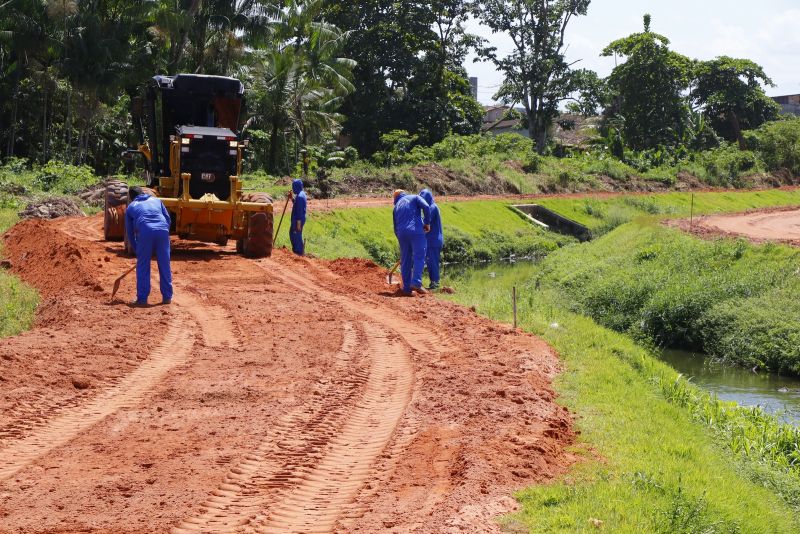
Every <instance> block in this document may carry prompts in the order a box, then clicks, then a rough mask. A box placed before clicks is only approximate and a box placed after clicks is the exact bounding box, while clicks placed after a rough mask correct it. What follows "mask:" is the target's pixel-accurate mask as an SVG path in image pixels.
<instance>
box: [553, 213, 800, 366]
mask: <svg viewBox="0 0 800 534" xmlns="http://www.w3.org/2000/svg"><path fill="white" fill-rule="evenodd" d="M653 211H655V210H653ZM798 257H800V255H799V254H798V253H797V252H795V251H794V250H792V249H788V248H786V247H778V246H775V245H764V246H754V245H750V244H748V243H747V242H745V241H742V240H718V241H713V242H708V241H703V240H700V239H696V238H694V237H691V236H687V235H684V234H682V233H681V232H679V231H676V230H672V229H666V228H662V227H658V226H652V227H651V226H643V225H642V224H639V223H633V224H629V225H626V226H623V227H620V228H618V229H617V230H615V231H613V232H612V233H610V234H608V235H606V236H604V237H603V238H601V239H598V240H596V241H594V242H592V243H590V244H588V245H585V246H583V247H580V248H579V249H565V250H563V251H560V252H559V253H557V254H553V255H551V256H549V257H548V259H547V260H546V261H545V262H544V264H543V266H544V268H545V272H546V273H547V275H546V277H545V280H546V281H547V282H548V283H550V284H553V285H556V286H558V287H559V288H561V290H563V291H564V292H565V293H566V294H567V295H568V296H569V298H570V299H571V302H572V307H573V309H574V310H575V311H577V312H580V313H584V314H586V315H589V316H591V317H592V318H594V319H595V320H597V321H598V322H599V323H601V324H602V325H604V326H607V327H610V328H613V329H615V330H617V331H621V332H628V333H630V334H631V335H633V336H634V337H636V338H638V339H644V340H647V341H649V342H652V343H655V344H657V345H661V346H668V347H677V348H686V349H691V350H697V351H705V352H708V353H710V354H712V355H714V356H716V357H719V358H725V359H728V360H731V361H736V362H739V363H743V364H746V365H748V366H750V367H752V366H753V365H758V366H759V367H764V368H768V369H772V370H776V371H783V372H792V373H795V374H800V349H798V347H800V344H798V343H799V342H800V319H796V318H797V317H800V304H798V303H795V302H794V300H793V298H794V299H795V300H796V295H797V290H798V289H800V283H796V284H795V283H793V282H792V285H791V287H786V285H787V280H793V279H794V278H795V277H794V276H793V273H794V271H795V269H796V267H795V264H796V261H797V259H798Z"/></svg>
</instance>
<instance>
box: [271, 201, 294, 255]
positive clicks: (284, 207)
mask: <svg viewBox="0 0 800 534" xmlns="http://www.w3.org/2000/svg"><path fill="white" fill-rule="evenodd" d="M290 199H291V197H289V196H287V197H286V204H284V205H283V213H281V220H280V221H278V229H277V230H275V236H274V237H273V238H272V246H275V243H276V242H277V241H278V237H280V235H281V225H282V224H283V216H284V215H286V208H287V207H289V200H290Z"/></svg>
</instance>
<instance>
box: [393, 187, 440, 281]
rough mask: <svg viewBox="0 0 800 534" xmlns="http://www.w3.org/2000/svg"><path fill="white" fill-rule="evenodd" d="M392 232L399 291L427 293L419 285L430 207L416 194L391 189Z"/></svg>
mask: <svg viewBox="0 0 800 534" xmlns="http://www.w3.org/2000/svg"><path fill="white" fill-rule="evenodd" d="M393 219H394V234H395V236H397V241H398V243H400V275H401V277H402V279H403V291H404V292H405V293H406V294H407V295H410V294H411V292H412V291H413V292H417V293H427V291H425V289H424V288H423V287H422V271H423V269H424V268H425V250H426V248H427V241H426V239H425V234H426V233H427V232H430V230H431V226H430V225H431V208H430V206H428V203H427V202H425V201H424V200H423V199H422V198H421V197H420V196H419V195H409V194H407V193H406V192H405V191H402V190H400V189H398V190H397V191H395V192H394V212H393Z"/></svg>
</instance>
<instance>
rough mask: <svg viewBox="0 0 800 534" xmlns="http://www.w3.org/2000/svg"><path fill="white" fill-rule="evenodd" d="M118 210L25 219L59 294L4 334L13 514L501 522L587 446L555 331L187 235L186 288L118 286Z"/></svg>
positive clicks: (8, 513)
mask: <svg viewBox="0 0 800 534" xmlns="http://www.w3.org/2000/svg"><path fill="white" fill-rule="evenodd" d="M101 224H102V218H101V217H100V216H94V217H84V218H67V219H58V220H55V221H37V220H31V221H25V222H22V223H20V224H19V225H17V226H16V227H14V228H13V229H11V230H10V231H9V232H8V234H7V235H6V236H5V238H4V248H5V253H6V255H7V257H8V259H9V260H10V264H11V269H12V270H13V271H14V272H15V273H17V274H18V275H19V276H21V277H22V278H23V279H24V280H26V281H27V282H28V283H30V284H32V285H34V286H36V287H37V288H39V290H40V292H41V294H42V298H43V304H42V305H41V307H40V310H39V314H38V319H37V321H38V322H37V326H36V328H35V329H34V330H32V331H30V332H28V333H25V334H22V335H20V336H16V337H12V338H8V339H3V340H0V532H4V533H6V532H14V533H18V532H20V533H21V532H25V533H29V532H39V533H44V532H48V533H50V532H107V533H112V532H113V533H134V532H135V533H144V532H170V531H171V532H176V533H179V532H180V533H183V532H332V531H335V532H403V533H405V532H437V533H439V532H487V531H489V532H490V531H494V530H497V523H496V518H497V517H498V516H499V515H501V514H503V513H505V512H508V511H510V510H512V509H513V508H514V501H513V499H512V498H511V497H510V495H511V494H512V492H513V491H514V490H516V489H519V488H523V487H525V486H528V485H531V484H534V483H538V482H543V481H546V480H550V479H552V478H553V477H556V476H558V475H560V474H561V473H563V472H564V471H565V469H566V468H567V467H568V466H569V465H570V464H571V463H572V462H573V461H574V457H573V456H572V455H571V454H570V453H569V452H567V451H566V448H567V447H568V446H569V445H570V444H571V443H573V441H574V437H575V434H574V431H573V430H572V417H571V415H570V414H569V413H568V412H567V411H566V410H565V409H564V408H563V407H561V406H559V405H558V404H557V403H556V402H555V395H554V393H553V390H552V389H551V385H550V384H551V381H552V379H553V377H554V376H555V375H556V373H557V372H558V371H559V362H558V359H557V357H556V355H555V354H554V353H553V352H552V350H551V349H550V348H548V347H547V346H546V345H545V344H544V343H543V342H542V341H540V340H538V339H536V338H534V337H532V336H529V335H526V334H523V333H520V332H515V331H513V330H512V329H511V328H510V327H509V326H507V325H501V324H497V323H494V322H491V321H489V320H486V319H483V318H481V317H479V316H478V315H476V314H475V313H474V312H472V311H470V310H469V309H466V308H463V307H460V306H457V305H454V304H450V303H446V302H442V301H439V300H436V299H434V298H432V297H421V298H399V297H395V296H394V294H393V291H392V288H391V287H390V286H387V285H386V283H385V281H384V278H385V275H386V272H385V271H383V270H382V269H380V268H378V267H376V266H375V265H373V264H371V263H369V262H365V261H361V260H340V261H335V262H322V261H318V260H312V259H301V258H296V257H294V256H292V255H291V254H288V253H287V252H285V251H282V250H281V251H276V253H275V255H274V256H273V257H272V258H269V259H265V260H259V261H252V260H246V259H243V258H241V257H239V256H237V255H236V254H235V253H234V251H233V249H232V247H229V248H226V249H220V248H218V247H214V246H208V247H207V246H204V245H193V244H188V243H175V244H174V255H173V268H174V276H175V285H176V296H175V300H174V303H173V304H172V305H171V306H153V307H150V308H146V309H135V308H130V307H128V306H127V304H125V302H129V301H131V300H133V298H134V283H133V279H132V278H131V279H129V280H126V281H125V282H124V283H123V289H122V291H121V294H120V297H121V300H118V301H117V302H114V303H109V297H110V288H111V285H112V281H113V280H114V278H115V277H116V276H117V275H119V274H120V273H121V272H123V271H124V270H125V268H126V267H127V266H128V265H130V264H131V261H132V260H130V259H128V258H124V257H123V256H122V255H121V250H122V247H121V244H118V243H104V242H102V241H101V235H102V231H101ZM155 278H156V277H155V275H154V282H156V283H154V288H157V287H158V286H157V281H156V279H155ZM157 297H158V295H157V294H155V295H151V301H156V300H157Z"/></svg>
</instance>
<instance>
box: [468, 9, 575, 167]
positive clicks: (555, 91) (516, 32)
mask: <svg viewBox="0 0 800 534" xmlns="http://www.w3.org/2000/svg"><path fill="white" fill-rule="evenodd" d="M589 1H590V0H486V1H482V2H477V11H476V15H477V16H478V17H479V18H480V20H481V21H482V22H483V24H484V25H486V26H488V27H489V28H491V30H492V32H493V33H498V32H503V33H506V34H507V35H508V36H509V37H510V38H511V41H512V43H513V49H512V51H511V52H510V53H509V54H508V55H505V56H501V55H500V54H498V51H497V48H496V47H493V46H489V47H482V48H481V49H480V56H481V57H482V58H484V59H485V60H488V61H491V62H492V63H493V64H494V65H495V66H496V67H497V69H498V70H499V71H500V72H502V73H503V75H504V76H505V79H504V82H503V85H502V87H501V90H500V91H499V92H498V94H497V95H496V98H500V99H502V100H504V101H506V102H507V103H509V104H516V103H520V104H522V106H523V107H524V108H525V113H526V115H527V118H528V131H529V134H530V136H531V138H532V139H533V140H534V141H535V142H536V149H537V151H538V152H539V153H543V152H544V150H545V148H546V146H547V130H548V128H549V127H550V125H551V123H552V121H553V119H554V118H555V117H556V116H557V115H558V108H559V105H560V103H561V102H563V101H564V100H566V99H568V98H569V97H570V95H571V94H573V93H574V92H575V91H576V90H578V89H580V85H581V81H582V80H583V79H584V78H583V75H582V74H580V73H579V72H578V71H575V70H573V69H572V65H571V64H570V63H568V62H567V60H566V58H565V56H564V54H565V34H566V30H567V26H568V25H569V23H570V21H572V19H573V18H575V17H577V16H581V15H586V13H587V10H588V9H589Z"/></svg>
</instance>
